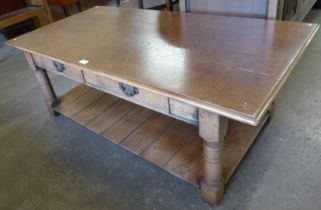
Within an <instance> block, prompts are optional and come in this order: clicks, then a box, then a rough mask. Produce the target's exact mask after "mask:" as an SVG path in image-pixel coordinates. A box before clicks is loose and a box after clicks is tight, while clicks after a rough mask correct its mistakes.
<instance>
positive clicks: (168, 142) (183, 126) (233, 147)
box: [55, 85, 267, 185]
mask: <svg viewBox="0 0 321 210" xmlns="http://www.w3.org/2000/svg"><path fill="white" fill-rule="evenodd" d="M60 100H61V103H60V105H58V106H57V107H55V111H56V112H59V113H61V114H63V115H65V116H66V117H69V118H71V119H73V120H75V121H76V122H78V123H80V124H81V125H83V126H85V127H86V128H89V129H90V130H92V131H93V132H95V133H97V134H99V135H102V136H104V137H105V138H106V139H108V140H110V141H112V142H114V143H115V144H119V145H120V146H122V147H123V148H125V149H127V150H128V151H131V152H133V153H135V154H137V155H139V156H141V157H143V158H144V159H146V160H148V161H150V162H152V163H154V164H155V165H157V166H159V167H161V168H163V169H165V170H167V171H168V172H170V173H171V174H174V175H176V176H178V177H180V178H182V179H184V180H185V181H187V182H190V183H192V184H193V185H198V184H199V182H200V180H201V177H202V165H203V164H202V139H201V138H200V137H199V135H198V132H197V127H196V126H193V125H190V124H187V123H185V122H182V121H179V120H176V119H173V118H170V117H168V116H165V115H162V114H159V113H156V112H154V111H152V110H149V109H146V108H143V107H140V106H138V105H135V104H133V103H131V102H128V101H125V100H123V99H119V98H116V97H114V96H112V95H108V94H106V93H103V92H101V91H99V90H96V89H93V88H91V87H88V86H85V85H80V86H78V87H76V88H75V89H73V90H71V91H70V92H68V93H67V94H65V95H63V96H62V97H60ZM266 119H267V118H266ZM266 119H265V120H263V122H262V123H261V124H260V125H259V126H257V127H253V126H248V125H245V124H241V123H238V122H236V121H230V124H229V132H228V134H227V137H226V140H225V147H224V157H223V158H224V177H225V182H227V181H228V180H229V179H230V177H231V175H232V174H233V172H234V170H235V169H236V167H237V166H238V165H239V162H240V161H241V159H242V158H243V156H244V155H245V154H246V152H247V150H248V149H249V147H250V146H251V144H252V142H253V140H254V139H255V137H256V136H257V134H258V132H259V130H260V129H261V128H262V126H263V125H264V123H265V121H266Z"/></svg>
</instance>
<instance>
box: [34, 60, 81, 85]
mask: <svg viewBox="0 0 321 210" xmlns="http://www.w3.org/2000/svg"><path fill="white" fill-rule="evenodd" d="M33 59H34V61H35V64H36V66H38V67H40V68H44V69H46V70H49V71H53V72H55V73H57V74H61V75H63V76H66V77H68V78H70V79H73V80H76V81H78V82H84V78H83V75H82V72H81V70H80V69H77V68H75V67H73V66H70V65H68V64H63V63H60V62H58V61H55V60H51V59H48V58H44V57H41V56H38V55H33Z"/></svg>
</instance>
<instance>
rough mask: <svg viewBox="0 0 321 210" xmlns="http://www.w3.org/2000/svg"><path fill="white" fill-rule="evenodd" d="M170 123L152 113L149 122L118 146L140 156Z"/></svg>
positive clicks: (170, 120) (166, 118)
mask: <svg viewBox="0 0 321 210" xmlns="http://www.w3.org/2000/svg"><path fill="white" fill-rule="evenodd" d="M172 123H173V120H172V119H171V118H169V117H167V116H165V115H161V114H156V113H154V114H153V116H152V117H151V118H150V119H149V120H147V121H146V122H145V123H144V124H143V125H142V126H141V127H139V128H138V129H137V130H136V131H135V132H134V133H133V134H131V135H130V136H128V137H127V138H126V139H124V141H122V142H121V143H120V144H121V145H122V146H124V147H126V148H128V149H129V150H130V151H132V152H134V153H135V154H141V153H142V152H143V151H144V150H145V149H146V148H147V147H148V146H149V145H150V144H151V143H153V141H155V140H156V139H157V137H158V136H159V135H161V134H162V133H163V132H164V130H166V128H168V127H169V126H170V125H171V124H172Z"/></svg>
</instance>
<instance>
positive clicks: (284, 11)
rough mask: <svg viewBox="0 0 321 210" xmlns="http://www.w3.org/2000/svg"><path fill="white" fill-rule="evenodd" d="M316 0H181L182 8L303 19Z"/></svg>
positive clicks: (218, 12)
mask: <svg viewBox="0 0 321 210" xmlns="http://www.w3.org/2000/svg"><path fill="white" fill-rule="evenodd" d="M315 3H316V0H181V1H180V10H181V11H187V12H201V13H202V12H205V13H216V14H225V15H235V16H247V17H255V18H268V19H279V20H293V21H301V20H303V18H304V17H305V16H306V15H307V14H308V12H309V11H310V10H311V8H312V7H313V5H314V4H315Z"/></svg>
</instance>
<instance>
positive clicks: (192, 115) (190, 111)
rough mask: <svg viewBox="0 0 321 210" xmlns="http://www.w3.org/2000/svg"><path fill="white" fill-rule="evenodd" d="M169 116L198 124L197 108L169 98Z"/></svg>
mask: <svg viewBox="0 0 321 210" xmlns="http://www.w3.org/2000/svg"><path fill="white" fill-rule="evenodd" d="M168 104H169V114H170V115H172V116H174V117H175V118H178V119H182V120H184V121H187V122H191V123H192V124H197V122H198V108H197V107H195V106H192V105H189V104H186V103H185V102H182V101H179V100H176V99H173V98H169V99H168Z"/></svg>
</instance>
